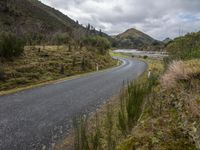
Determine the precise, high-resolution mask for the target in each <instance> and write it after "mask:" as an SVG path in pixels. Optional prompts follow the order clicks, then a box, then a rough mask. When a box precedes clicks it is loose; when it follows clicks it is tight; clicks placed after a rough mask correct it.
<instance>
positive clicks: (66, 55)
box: [0, 46, 115, 92]
mask: <svg viewBox="0 0 200 150" xmlns="http://www.w3.org/2000/svg"><path fill="white" fill-rule="evenodd" d="M83 62H84V67H83ZM96 63H98V64H99V69H106V68H109V67H111V66H114V65H115V61H114V60H113V59H112V58H111V57H110V56H109V54H106V55H101V54H98V53H96V52H95V51H88V50H87V49H86V48H82V49H78V50H77V49H75V47H72V48H71V50H69V49H68V46H44V47H43V46H34V47H33V46H27V47H25V51H24V54H23V55H22V56H20V57H17V58H13V60H9V61H8V60H4V59H1V58H0V92H3V91H7V90H11V89H15V88H24V87H27V86H32V85H36V84H41V83H44V82H47V81H52V80H57V79H60V78H65V77H68V76H72V75H77V74H82V73H86V72H91V71H95V70H96Z"/></svg>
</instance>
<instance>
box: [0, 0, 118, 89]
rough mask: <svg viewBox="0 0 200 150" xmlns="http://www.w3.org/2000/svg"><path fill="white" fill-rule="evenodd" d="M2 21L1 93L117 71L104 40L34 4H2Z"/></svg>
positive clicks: (15, 0)
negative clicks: (93, 73) (96, 72)
mask: <svg viewBox="0 0 200 150" xmlns="http://www.w3.org/2000/svg"><path fill="white" fill-rule="evenodd" d="M0 18H1V19H0V30H1V31H0V93H1V91H4V90H10V89H14V88H19V87H26V86H32V85H35V84H38V83H42V82H46V81H50V80H56V79H60V78H63V77H66V76H71V75H76V74H80V73H85V72H90V71H95V70H96V67H97V64H98V68H99V69H104V68H108V67H111V66H113V65H115V61H114V60H113V59H112V58H111V56H110V55H109V53H108V50H109V48H110V42H109V41H108V39H107V37H108V36H107V35H106V34H104V33H102V32H99V31H96V30H95V29H94V28H93V27H92V26H91V25H90V27H87V28H85V27H83V26H82V25H79V23H78V21H76V22H75V21H73V20H72V19H70V18H69V17H68V16H66V15H64V14H62V13H61V12H59V11H57V10H55V9H54V8H51V7H49V6H46V5H44V4H42V3H41V2H40V1H38V0H4V1H0ZM105 37H106V38H105Z"/></svg>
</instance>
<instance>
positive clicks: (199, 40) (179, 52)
mask: <svg viewBox="0 0 200 150" xmlns="http://www.w3.org/2000/svg"><path fill="white" fill-rule="evenodd" d="M165 50H166V51H168V52H170V53H171V54H172V55H173V57H176V58H178V59H190V58H200V32H196V33H188V34H186V35H185V36H181V37H178V38H175V39H174V40H173V41H171V42H169V43H168V44H167V45H166V47H165Z"/></svg>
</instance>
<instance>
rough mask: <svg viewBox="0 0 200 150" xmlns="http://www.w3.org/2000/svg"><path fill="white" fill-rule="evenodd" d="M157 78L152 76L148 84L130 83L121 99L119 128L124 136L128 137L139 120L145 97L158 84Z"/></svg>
mask: <svg viewBox="0 0 200 150" xmlns="http://www.w3.org/2000/svg"><path fill="white" fill-rule="evenodd" d="M156 81H157V77H156V76H155V75H151V77H150V78H149V79H148V81H147V82H138V81H136V82H129V83H128V87H127V90H126V91H122V93H121V97H120V110H119V113H118V126H119V129H120V130H121V132H122V134H123V135H125V136H126V135H127V133H128V131H130V130H131V129H132V128H133V126H134V125H135V123H136V122H137V120H138V119H139V117H140V115H141V112H142V106H143V103H144V99H145V97H146V96H147V95H148V94H149V93H150V92H151V89H152V87H153V86H154V85H155V84H156Z"/></svg>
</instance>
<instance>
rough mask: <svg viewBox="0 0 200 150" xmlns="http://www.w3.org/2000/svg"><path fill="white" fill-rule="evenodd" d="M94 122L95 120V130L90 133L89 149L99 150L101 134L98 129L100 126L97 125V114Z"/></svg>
mask: <svg viewBox="0 0 200 150" xmlns="http://www.w3.org/2000/svg"><path fill="white" fill-rule="evenodd" d="M95 120H96V124H95V129H94V131H93V132H91V135H90V137H91V140H90V141H91V147H92V150H100V149H102V148H101V145H102V143H101V138H102V133H101V129H100V124H99V117H98V114H97V113H96V116H95Z"/></svg>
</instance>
